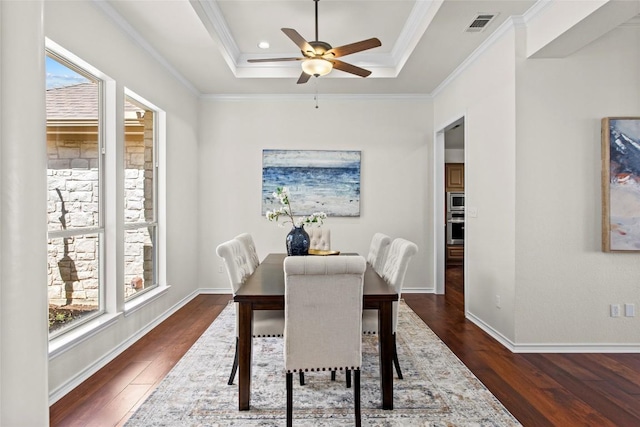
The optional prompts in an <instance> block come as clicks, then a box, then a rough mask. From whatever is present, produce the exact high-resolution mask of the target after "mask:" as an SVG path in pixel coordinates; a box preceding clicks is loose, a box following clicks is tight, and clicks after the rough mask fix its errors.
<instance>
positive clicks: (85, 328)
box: [49, 313, 122, 360]
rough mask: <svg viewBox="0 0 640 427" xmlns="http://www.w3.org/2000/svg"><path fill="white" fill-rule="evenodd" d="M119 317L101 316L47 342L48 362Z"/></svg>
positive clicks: (114, 314)
mask: <svg viewBox="0 0 640 427" xmlns="http://www.w3.org/2000/svg"><path fill="white" fill-rule="evenodd" d="M121 315H122V313H107V314H103V315H102V316H99V317H97V318H95V319H94V320H91V321H89V322H87V323H86V324H84V325H82V326H78V327H77V328H75V329H73V330H71V331H69V332H67V333H65V334H63V335H60V336H59V337H56V338H54V339H52V340H51V341H49V360H52V359H55V358H56V357H58V356H59V355H61V354H62V353H64V352H66V351H68V350H70V349H72V348H73V347H75V346H77V345H78V344H80V343H82V342H83V341H86V340H87V339H89V338H91V337H92V336H94V335H95V334H97V333H98V332H100V331H102V330H104V329H106V328H108V327H109V326H111V325H112V324H114V323H115V321H116V320H117V318H118V317H120V316H121Z"/></svg>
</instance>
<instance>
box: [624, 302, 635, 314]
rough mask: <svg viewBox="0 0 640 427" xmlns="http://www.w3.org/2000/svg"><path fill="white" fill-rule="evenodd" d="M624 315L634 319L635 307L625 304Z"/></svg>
mask: <svg viewBox="0 0 640 427" xmlns="http://www.w3.org/2000/svg"><path fill="white" fill-rule="evenodd" d="M624 315H625V316H626V317H634V316H635V315H636V305H635V304H625V305H624Z"/></svg>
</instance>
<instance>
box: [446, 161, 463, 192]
mask: <svg viewBox="0 0 640 427" xmlns="http://www.w3.org/2000/svg"><path fill="white" fill-rule="evenodd" d="M444 173H445V178H444V183H445V184H444V186H445V191H447V192H450V191H454V192H455V191H459V192H463V191H464V163H445V165H444Z"/></svg>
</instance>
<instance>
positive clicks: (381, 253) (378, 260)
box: [367, 233, 391, 274]
mask: <svg viewBox="0 0 640 427" xmlns="http://www.w3.org/2000/svg"><path fill="white" fill-rule="evenodd" d="M390 244H391V237H389V236H387V235H386V234H383V233H376V234H374V235H373V238H371V245H370V246H369V254H368V255H367V262H368V263H369V264H371V267H373V269H374V270H375V272H376V273H378V274H381V273H382V269H383V267H384V262H385V261H386V259H387V251H388V250H389V245H390Z"/></svg>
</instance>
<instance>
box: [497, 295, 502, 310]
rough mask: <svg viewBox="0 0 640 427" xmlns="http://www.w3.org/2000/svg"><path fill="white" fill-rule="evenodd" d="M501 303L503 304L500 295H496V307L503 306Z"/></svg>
mask: <svg viewBox="0 0 640 427" xmlns="http://www.w3.org/2000/svg"><path fill="white" fill-rule="evenodd" d="M501 305H502V304H500V295H496V307H497V308H501Z"/></svg>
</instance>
